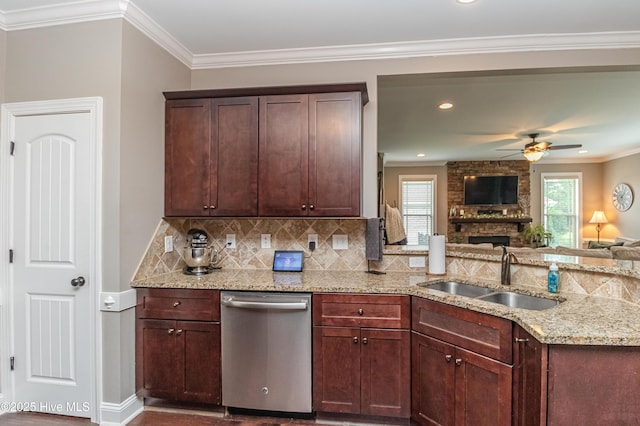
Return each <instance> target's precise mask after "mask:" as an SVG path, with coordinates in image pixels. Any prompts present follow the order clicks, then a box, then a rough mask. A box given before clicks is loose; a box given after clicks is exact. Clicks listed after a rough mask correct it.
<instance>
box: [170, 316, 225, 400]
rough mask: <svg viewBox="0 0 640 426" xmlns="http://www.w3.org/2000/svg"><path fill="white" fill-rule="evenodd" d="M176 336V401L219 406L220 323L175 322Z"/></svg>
mask: <svg viewBox="0 0 640 426" xmlns="http://www.w3.org/2000/svg"><path fill="white" fill-rule="evenodd" d="M175 336H176V340H177V349H178V350H177V357H176V364H175V372H174V374H176V375H177V383H176V385H177V389H176V395H177V398H176V399H178V400H181V401H189V402H202V403H212V404H220V403H221V393H220V323H217V322H216V323H212V322H199V321H178V322H177V323H176V332H175Z"/></svg>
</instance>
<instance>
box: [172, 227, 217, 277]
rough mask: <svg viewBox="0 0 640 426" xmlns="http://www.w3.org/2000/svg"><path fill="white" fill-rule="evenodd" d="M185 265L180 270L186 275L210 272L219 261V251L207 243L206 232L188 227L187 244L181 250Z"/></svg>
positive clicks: (215, 267)
mask: <svg viewBox="0 0 640 426" xmlns="http://www.w3.org/2000/svg"><path fill="white" fill-rule="evenodd" d="M183 257H184V261H185V262H186V264H187V266H185V267H184V269H183V270H182V271H183V272H184V273H185V274H186V275H205V274H210V273H211V272H212V271H213V270H214V269H220V266H217V264H218V263H220V260H222V259H221V258H220V253H218V250H216V249H215V248H214V247H213V245H209V237H208V235H207V233H206V232H205V231H203V230H201V229H195V228H193V229H190V230H189V232H187V246H186V247H185V248H184V251H183Z"/></svg>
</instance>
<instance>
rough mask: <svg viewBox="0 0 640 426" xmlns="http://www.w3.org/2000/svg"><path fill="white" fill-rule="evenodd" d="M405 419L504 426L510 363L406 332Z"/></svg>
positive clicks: (508, 420) (508, 413)
mask: <svg viewBox="0 0 640 426" xmlns="http://www.w3.org/2000/svg"><path fill="white" fill-rule="evenodd" d="M411 344H412V360H411V362H412V367H411V368H412V390H411V398H412V402H411V406H412V413H411V414H412V415H411V417H412V418H413V419H414V420H415V421H417V422H419V423H420V424H427V425H474V426H478V425H487V426H495V425H510V424H511V386H512V376H511V369H512V367H511V365H508V364H505V363H502V362H500V361H496V360H494V359H491V358H488V357H485V356H482V355H479V354H476V353H474V352H471V351H468V350H465V349H462V348H460V347H457V346H454V345H451V344H449V343H446V342H443V341H440V340H438V339H435V338H432V337H429V336H425V335H423V334H420V333H416V332H413V333H412V343H411Z"/></svg>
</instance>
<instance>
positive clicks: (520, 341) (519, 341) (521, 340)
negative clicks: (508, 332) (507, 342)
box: [515, 337, 529, 343]
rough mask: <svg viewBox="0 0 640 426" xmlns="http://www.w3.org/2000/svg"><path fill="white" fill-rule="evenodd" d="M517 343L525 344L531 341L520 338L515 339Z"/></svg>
mask: <svg viewBox="0 0 640 426" xmlns="http://www.w3.org/2000/svg"><path fill="white" fill-rule="evenodd" d="M515 341H516V343H524V342H528V341H529V339H520V338H519V337H516V338H515Z"/></svg>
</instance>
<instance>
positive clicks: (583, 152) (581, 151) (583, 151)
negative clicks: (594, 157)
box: [578, 149, 589, 154]
mask: <svg viewBox="0 0 640 426" xmlns="http://www.w3.org/2000/svg"><path fill="white" fill-rule="evenodd" d="M587 152H589V151H587V150H586V149H581V150H580V151H578V154H586V153H587Z"/></svg>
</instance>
